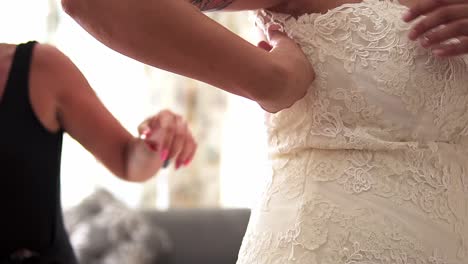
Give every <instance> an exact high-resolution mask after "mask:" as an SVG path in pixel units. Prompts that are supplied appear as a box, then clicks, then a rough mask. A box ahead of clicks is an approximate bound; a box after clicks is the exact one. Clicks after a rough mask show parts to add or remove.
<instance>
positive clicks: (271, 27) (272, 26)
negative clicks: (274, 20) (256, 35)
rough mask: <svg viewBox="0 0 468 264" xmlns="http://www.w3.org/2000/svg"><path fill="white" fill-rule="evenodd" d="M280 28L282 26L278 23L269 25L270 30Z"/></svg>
mask: <svg viewBox="0 0 468 264" xmlns="http://www.w3.org/2000/svg"><path fill="white" fill-rule="evenodd" d="M280 29H281V26H280V25H278V24H273V25H271V26H270V27H268V31H277V30H280Z"/></svg>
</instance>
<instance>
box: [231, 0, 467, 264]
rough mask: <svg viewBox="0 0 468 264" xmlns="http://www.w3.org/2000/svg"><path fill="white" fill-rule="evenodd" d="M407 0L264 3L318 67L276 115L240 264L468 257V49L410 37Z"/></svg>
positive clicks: (265, 22) (266, 17) (268, 18)
mask: <svg viewBox="0 0 468 264" xmlns="http://www.w3.org/2000/svg"><path fill="white" fill-rule="evenodd" d="M405 10H406V7H404V6H402V5H400V4H398V3H397V2H394V1H379V0H365V1H363V2H361V3H357V4H345V5H342V6H340V7H337V8H335V9H332V10H330V11H329V12H327V13H326V14H307V15H303V16H301V17H299V18H294V17H291V16H288V15H283V14H274V13H269V12H266V11H258V12H257V20H256V22H257V25H258V26H260V27H262V28H264V29H266V28H268V26H269V25H271V24H272V23H274V24H279V25H281V27H282V29H283V30H284V32H286V33H287V34H288V35H289V36H290V37H292V38H293V39H295V40H296V41H297V42H298V43H299V44H300V45H301V47H302V48H303V50H304V52H305V54H306V55H307V56H308V58H309V59H310V61H311V63H312V64H313V66H314V69H315V71H316V73H317V79H316V81H315V82H314V83H313V85H312V86H311V87H310V89H309V92H308V94H307V95H306V97H305V98H303V99H302V100H300V101H298V102H297V103H296V104H295V105H293V106H292V107H291V108H289V109H286V110H283V111H281V112H279V113H277V114H274V115H269V116H268V118H267V120H266V125H267V127H268V132H269V146H270V152H271V157H272V168H273V173H272V177H271V181H270V182H269V184H268V185H267V186H268V187H267V188H266V190H265V192H264V195H263V199H262V204H261V205H260V206H259V208H258V209H257V210H255V211H254V214H253V216H252V219H251V222H250V225H249V228H248V231H247V234H246V237H245V239H244V243H243V246H242V249H241V252H240V255H239V261H238V264H246V263H249V264H253V263H258V264H271V263H282V264H284V263H298V264H315V263H317V264H338V263H343V264H351V263H353V264H358V263H359V264H361V263H366V264H371V263H372V264H373V263H379V264H380V263H431V264H436V263H437V264H441V263H447V264H461V263H468V175H467V172H468V74H467V73H468V64H467V62H468V60H467V58H466V57H458V58H451V59H437V58H435V57H433V56H432V55H431V54H430V52H429V51H427V50H425V49H423V48H421V47H419V45H418V44H417V43H414V42H411V41H409V40H408V38H407V34H408V30H409V29H410V26H411V25H409V24H406V23H404V22H403V21H402V20H401V15H402V13H403V12H404V11H405Z"/></svg>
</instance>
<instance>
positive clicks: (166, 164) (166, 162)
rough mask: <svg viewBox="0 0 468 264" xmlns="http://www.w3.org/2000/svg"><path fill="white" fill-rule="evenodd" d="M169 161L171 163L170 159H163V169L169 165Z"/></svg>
mask: <svg viewBox="0 0 468 264" xmlns="http://www.w3.org/2000/svg"><path fill="white" fill-rule="evenodd" d="M170 163H171V160H166V161H164V164H163V168H164V169H165V168H167V167H169V164H170Z"/></svg>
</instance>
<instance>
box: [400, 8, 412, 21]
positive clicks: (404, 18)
mask: <svg viewBox="0 0 468 264" xmlns="http://www.w3.org/2000/svg"><path fill="white" fill-rule="evenodd" d="M402 18H403V20H404V21H406V22H408V20H409V19H410V18H411V11H409V10H407V11H405V12H404V13H403V16H402Z"/></svg>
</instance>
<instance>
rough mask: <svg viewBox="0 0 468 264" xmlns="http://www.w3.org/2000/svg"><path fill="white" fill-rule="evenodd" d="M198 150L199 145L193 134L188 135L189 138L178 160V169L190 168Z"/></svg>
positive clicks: (185, 141)
mask: <svg viewBox="0 0 468 264" xmlns="http://www.w3.org/2000/svg"><path fill="white" fill-rule="evenodd" d="M196 150H197V144H196V143H195V140H194V139H193V136H192V134H190V133H187V136H186V138H185V140H184V147H183V148H182V150H181V152H180V153H179V156H178V157H177V160H176V169H177V168H179V167H180V166H188V165H189V164H190V162H191V161H192V160H193V157H194V155H195V152H196Z"/></svg>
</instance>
